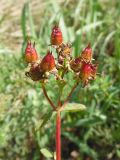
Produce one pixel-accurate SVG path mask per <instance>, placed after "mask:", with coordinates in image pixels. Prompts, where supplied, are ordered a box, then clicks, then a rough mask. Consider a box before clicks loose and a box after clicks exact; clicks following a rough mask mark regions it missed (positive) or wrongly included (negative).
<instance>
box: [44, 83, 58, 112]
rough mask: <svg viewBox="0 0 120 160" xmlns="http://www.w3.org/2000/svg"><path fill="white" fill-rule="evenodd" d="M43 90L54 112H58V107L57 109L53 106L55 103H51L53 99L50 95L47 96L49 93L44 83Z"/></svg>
mask: <svg viewBox="0 0 120 160" xmlns="http://www.w3.org/2000/svg"><path fill="white" fill-rule="evenodd" d="M42 89H43V93H44V95H45V97H46V99H47V100H48V102H49V103H50V105H51V107H52V108H53V110H55V111H56V107H55V105H54V104H53V102H52V101H51V99H50V98H49V96H48V94H47V91H46V88H45V86H44V84H43V83H42Z"/></svg>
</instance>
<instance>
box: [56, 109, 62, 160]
mask: <svg viewBox="0 0 120 160" xmlns="http://www.w3.org/2000/svg"><path fill="white" fill-rule="evenodd" d="M56 160H61V117H60V111H57V115H56Z"/></svg>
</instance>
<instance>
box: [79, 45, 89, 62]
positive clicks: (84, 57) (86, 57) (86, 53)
mask: <svg viewBox="0 0 120 160" xmlns="http://www.w3.org/2000/svg"><path fill="white" fill-rule="evenodd" d="M81 59H82V60H83V61H85V62H91V61H92V48H91V46H90V43H89V44H88V45H87V47H86V48H85V49H84V50H83V51H82V53H81Z"/></svg>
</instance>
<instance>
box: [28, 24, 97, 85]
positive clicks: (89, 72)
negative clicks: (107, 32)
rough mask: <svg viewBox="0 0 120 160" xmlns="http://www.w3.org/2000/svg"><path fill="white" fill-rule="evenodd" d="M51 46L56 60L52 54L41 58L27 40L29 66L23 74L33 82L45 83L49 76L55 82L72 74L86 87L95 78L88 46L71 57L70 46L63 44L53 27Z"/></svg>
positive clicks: (56, 28)
mask: <svg viewBox="0 0 120 160" xmlns="http://www.w3.org/2000/svg"><path fill="white" fill-rule="evenodd" d="M51 46H52V47H53V48H55V49H56V53H57V58H54V56H53V54H52V52H50V51H47V54H46V55H45V56H44V57H43V58H41V57H40V56H38V53H37V51H36V49H35V43H34V44H33V43H31V41H30V40H29V41H28V42H27V46H26V49H25V61H26V62H27V63H28V64H29V71H27V72H26V73H25V74H26V76H28V77H30V78H31V79H32V80H33V81H41V82H43V81H46V80H48V79H49V77H50V75H51V74H54V75H55V78H56V80H64V75H65V74H67V73H68V72H73V73H74V75H75V76H74V77H75V78H76V80H77V81H81V82H82V83H83V86H86V85H87V84H88V83H89V81H90V80H94V79H95V78H96V73H97V67H98V65H97V64H93V63H92V61H93V57H92V48H91V46H90V44H88V45H87V47H86V48H85V49H84V50H83V51H82V53H81V54H80V55H79V56H78V57H77V58H73V57H72V54H71V53H72V46H71V44H70V43H64V42H63V35H62V32H61V30H60V28H59V27H58V26H54V27H53V29H52V33H51Z"/></svg>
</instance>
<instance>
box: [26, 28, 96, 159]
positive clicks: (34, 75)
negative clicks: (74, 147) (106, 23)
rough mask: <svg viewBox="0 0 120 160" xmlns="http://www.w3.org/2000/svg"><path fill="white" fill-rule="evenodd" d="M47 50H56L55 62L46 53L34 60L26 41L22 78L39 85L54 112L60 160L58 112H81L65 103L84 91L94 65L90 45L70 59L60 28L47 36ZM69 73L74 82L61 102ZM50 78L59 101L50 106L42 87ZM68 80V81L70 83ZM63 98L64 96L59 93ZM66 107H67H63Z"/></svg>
mask: <svg viewBox="0 0 120 160" xmlns="http://www.w3.org/2000/svg"><path fill="white" fill-rule="evenodd" d="M51 47H53V48H55V49H56V54H57V58H56V59H55V58H54V56H53V54H52V52H51V51H49V50H48V51H47V54H46V55H45V56H44V57H43V58H41V57H39V56H38V54H37V51H36V49H35V43H34V44H32V43H31V41H30V40H28V42H27V46H26V49H25V61H26V62H27V63H28V64H29V71H28V72H26V75H27V76H28V77H30V78H31V79H32V80H33V81H39V82H40V83H41V85H42V90H43V93H44V95H45V97H46V99H47V100H48V102H49V103H50V105H51V107H52V109H53V111H54V112H56V160H61V114H60V113H61V112H62V111H64V110H66V108H67V109H68V110H69V109H70V110H81V109H84V107H83V108H81V106H79V104H78V105H75V106H71V105H70V106H69V107H71V108H68V106H67V104H68V102H69V99H70V97H71V95H72V93H73V91H74V90H75V88H76V87H77V86H78V85H79V83H80V82H81V83H82V84H83V86H84V87H85V86H86V85H88V83H89V81H90V80H94V79H95V78H96V72H97V66H98V65H97V64H93V63H92V60H93V58H92V49H91V46H90V44H88V45H87V47H86V48H85V49H84V50H83V51H82V53H81V54H80V55H79V56H78V57H76V58H74V57H72V54H71V52H72V46H71V44H70V43H64V42H63V36H62V32H61V30H60V28H59V27H58V26H57V25H56V26H54V27H53V29H52V33H51ZM69 72H72V73H73V79H74V80H75V84H74V86H73V87H72V88H71V91H70V93H69V94H68V95H67V98H66V99H65V100H64V101H62V100H61V96H62V90H63V88H64V86H65V85H66V84H67V83H68V81H67V78H66V76H65V75H66V74H68V73H69ZM51 74H53V75H54V77H55V80H56V81H57V82H58V83H57V84H58V87H59V90H60V93H61V95H60V97H59V98H58V103H57V104H54V103H53V102H52V100H51V99H50V98H49V96H48V94H47V91H46V87H45V85H46V83H48V82H49V78H50V75H51ZM71 80H72V79H71ZM63 94H64V93H63ZM66 106H67V107H66Z"/></svg>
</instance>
